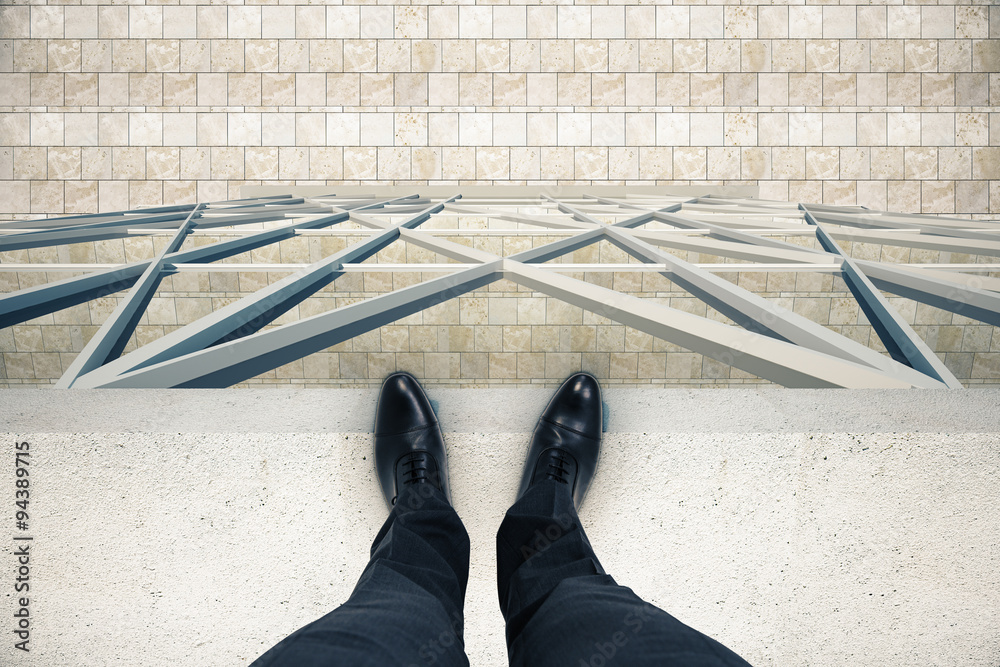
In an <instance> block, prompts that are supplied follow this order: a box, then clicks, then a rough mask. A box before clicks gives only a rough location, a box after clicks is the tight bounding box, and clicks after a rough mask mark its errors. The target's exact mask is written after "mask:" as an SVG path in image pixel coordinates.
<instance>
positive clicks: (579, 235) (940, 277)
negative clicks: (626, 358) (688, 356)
mask: <svg viewBox="0 0 1000 667" xmlns="http://www.w3.org/2000/svg"><path fill="white" fill-rule="evenodd" d="M456 190H457V192H456V193H455V194H454V195H453V196H450V197H446V198H434V199H432V198H427V197H421V196H420V195H419V194H412V195H406V196H396V197H377V196H335V195H326V196H317V197H293V196H272V197H258V198H251V199H243V200H234V201H227V202H212V203H205V204H198V205H183V206H163V207H156V208H150V209H139V210H135V211H127V212H116V213H104V214H97V215H87V216H70V217H60V218H51V219H47V220H29V221H21V222H11V223H3V224H0V232H2V235H0V260H2V259H3V257H5V255H4V254H3V253H4V252H5V251H15V250H18V249H25V248H41V247H47V246H52V245H58V244H71V243H80V242H85V241H93V240H99V239H110V238H125V237H130V236H138V235H143V234H149V233H153V232H157V233H160V234H162V233H163V232H164V230H169V231H171V232H172V235H171V236H170V240H169V242H168V243H167V244H166V245H165V246H164V247H163V248H162V249H161V250H160V251H159V252H158V253H156V254H155V256H153V257H151V258H149V259H144V260H141V261H135V262H131V263H126V264H119V265H113V266H107V267H102V268H97V269H94V267H82V266H78V265H77V266H68V267H66V266H58V267H57V266H54V265H44V264H41V265H34V266H28V265H24V264H18V263H13V264H12V263H11V262H10V261H7V262H2V261H0V269H5V270H20V271H25V270H30V269H33V268H34V269H39V268H41V269H48V270H52V269H57V268H63V269H72V268H76V269H84V268H87V269H92V270H89V271H88V272H87V273H85V274H83V275H80V276H75V277H72V278H68V279H65V280H58V281H55V282H52V283H46V284H42V285H37V286H34V287H30V288H26V289H19V290H16V291H13V292H11V293H8V294H3V295H0V328H3V327H9V326H13V325H16V324H19V323H21V322H24V321H26V320H28V319H31V318H34V317H38V316H39V315H44V314H46V313H52V312H54V311H57V310H60V309H62V308H66V307H68V306H72V305H75V304H79V303H83V302H85V301H88V300H90V299H94V298H98V297H101V296H105V295H108V294H112V293H115V292H119V291H123V290H128V292H127V296H126V298H125V299H124V300H122V301H121V302H120V303H119V304H118V307H117V308H116V310H115V311H114V312H113V313H112V315H111V316H110V317H108V318H107V320H106V321H105V322H104V323H103V325H102V326H101V328H100V329H99V330H98V332H97V333H96V334H95V335H94V336H93V337H92V338H91V339H90V340H89V341H88V342H87V344H86V346H85V347H84V349H83V351H82V352H80V354H79V355H78V356H77V357H76V359H75V360H74V361H73V362H72V364H71V365H70V366H69V368H68V369H67V370H66V371H65V373H64V374H63V376H62V378H61V379H60V380H59V382H58V383H57V385H56V386H57V387H62V388H84V387H226V386H230V385H232V384H235V383H238V382H242V381H244V380H246V379H247V378H251V377H253V376H255V375H257V374H259V373H262V372H264V371H267V370H270V369H273V368H276V367H279V366H281V365H283V364H286V363H288V362H290V361H293V360H295V359H300V358H302V357H305V356H306V355H309V354H312V353H314V352H318V351H320V350H323V349H325V348H329V347H330V346H332V345H335V344H337V343H339V342H341V341H344V340H347V339H350V338H352V337H354V336H358V335H359V334H362V333H364V332H366V331H370V330H373V329H376V328H378V327H380V326H383V325H385V324H388V323H390V322H394V321H396V320H398V319H400V318H402V317H405V316H407V315H410V314H412V313H415V312H418V311H420V310H423V309H426V308H428V307H430V306H433V305H435V304H438V303H441V302H443V301H447V300H448V299H451V298H454V297H456V296H459V295H461V294H465V293H467V292H469V291H472V290H475V289H477V288H480V287H483V286H485V285H488V284H490V283H492V282H494V281H497V280H500V279H507V280H510V281H512V282H514V283H516V284H518V285H520V286H523V287H527V288H530V289H531V290H534V291H536V292H541V293H544V294H546V295H549V296H551V297H555V298H558V299H560V300H563V301H565V302H567V303H570V304H572V305H575V306H578V307H580V308H583V309H584V310H587V311H591V312H594V313H597V314H599V315H601V316H604V317H606V318H609V319H610V320H613V321H614V322H618V323H621V324H625V325H627V326H630V327H632V328H634V329H637V330H639V331H642V332H645V333H647V334H649V335H651V336H653V337H656V338H660V339H663V340H666V341H669V342H670V343H674V344H676V345H679V346H681V347H683V348H687V349H689V350H692V351H694V352H698V353H700V354H703V355H705V356H707V357H711V358H713V359H716V360H719V361H722V362H724V363H726V364H729V365H731V366H733V367H736V368H739V369H742V370H743V371H746V372H747V373H751V374H753V375H756V376H759V377H761V378H765V379H768V380H771V381H773V382H776V383H778V384H781V385H784V386H789V387H924V388H961V387H962V385H961V383H960V382H959V381H958V380H957V379H956V378H955V376H954V375H953V374H952V372H951V371H950V370H949V369H948V368H947V367H946V366H945V364H944V363H943V362H942V361H941V360H940V359H939V358H938V357H937V356H936V355H935V354H934V352H933V351H932V350H931V349H930V347H928V345H927V344H926V343H925V342H924V340H923V339H922V338H921V337H920V336H918V335H917V334H916V333H915V332H914V331H913V329H912V328H911V326H910V325H909V324H908V323H907V322H906V321H905V320H904V318H903V317H901V316H900V314H899V313H898V312H897V311H896V310H895V309H894V308H893V307H892V306H891V305H890V303H889V301H888V300H887V299H886V298H885V297H884V296H883V294H882V291H883V290H884V291H885V292H888V293H891V294H895V295H900V296H904V297H907V298H909V299H913V300H915V301H917V302H920V303H925V304H928V305H931V306H934V307H935V308H940V309H942V310H946V311H950V312H953V313H957V314H959V315H962V316H965V317H968V318H972V319H974V320H979V321H981V322H984V323H987V324H990V325H993V326H998V325H1000V279H998V278H995V277H990V276H989V275H988V274H989V273H990V272H992V271H996V269H997V268H998V267H996V266H995V265H985V264H981V263H968V262H967V263H964V264H962V263H958V264H949V265H947V266H937V265H934V264H919V263H894V262H889V261H878V260H877V259H864V258H861V257H857V256H851V254H850V253H848V252H845V251H844V249H843V247H842V246H841V243H843V242H845V241H849V242H852V243H873V244H880V245H883V246H893V247H900V248H919V249H925V250H931V251H935V252H951V253H964V254H971V255H992V256H1000V230H997V227H996V225H995V223H991V222H983V221H972V220H963V219H953V218H941V217H936V216H924V215H908V214H899V213H884V212H876V211H871V210H868V209H865V208H863V207H836V206H822V205H811V204H799V205H797V204H788V203H782V202H770V201H761V200H754V199H743V198H732V197H724V196H701V197H680V196H669V195H643V196H636V197H626V198H609V197H605V196H602V195H601V194H600V190H599V189H596V188H595V189H594V193H593V194H585V195H583V197H582V198H580V197H574V198H572V199H569V198H557V197H553V196H548V195H546V194H540V195H538V196H536V197H526V198H521V199H516V198H513V199H502V198H498V199H487V200H486V201H484V202H479V203H473V204H466V203H463V202H462V201H461V188H460V187H457V188H456ZM497 191H498V193H500V192H502V188H498V189H497ZM526 207H534V212H525V210H526ZM527 210H529V211H531V210H532V209H531V208H528V209H527ZM463 215H475V216H479V217H482V218H486V219H488V220H490V221H491V224H498V223H506V224H508V225H510V226H513V227H516V229H514V230H512V231H511V233H517V231H518V230H524V229H529V228H530V229H543V230H548V231H549V232H551V233H552V234H554V235H559V236H560V237H561V238H559V239H558V240H556V241H553V242H550V243H545V244H543V245H540V246H538V247H533V248H530V249H527V250H521V251H518V252H514V253H511V254H509V255H507V256H502V255H500V254H496V253H490V252H486V251H484V250H480V249H476V248H474V247H470V246H467V245H464V244H462V243H456V242H455V241H449V240H447V239H445V238H443V236H445V235H447V234H446V232H447V230H440V229H438V230H435V231H434V232H432V231H428V230H427V229H426V227H427V226H429V225H427V223H428V221H429V220H435V219H438V218H440V217H442V216H444V217H445V218H448V217H449V216H452V217H454V216H463ZM338 224H354V225H359V226H360V227H361V228H362V229H363V230H364V232H363V234H364V238H363V239H362V240H361V241H359V242H358V243H356V244H353V245H351V246H350V247H347V248H346V249H343V250H341V251H338V252H336V253H333V254H331V255H329V256H326V257H322V258H320V259H319V260H318V261H315V262H313V263H311V264H309V265H307V266H305V267H302V268H299V269H297V270H295V271H294V272H292V273H291V274H290V275H288V276H286V277H284V278H283V279H281V280H279V281H277V282H274V283H271V284H269V285H266V286H264V287H262V288H261V289H259V290H257V291H256V292H255V293H253V294H250V295H248V296H245V297H243V298H241V299H238V300H236V301H234V302H233V303H230V304H228V305H226V306H224V307H222V308H219V309H218V310H216V311H214V312H212V313H210V314H208V315H205V316H204V317H201V318H200V319H197V320H195V321H194V322H191V323H189V324H187V325H185V326H182V327H180V328H178V329H176V330H174V331H172V332H170V333H167V334H166V335H164V336H162V337H161V338H158V339H157V340H155V341H152V342H150V343H147V344H146V345H143V346H141V347H139V348H138V349H136V350H134V351H132V352H129V353H128V354H124V355H122V351H123V350H124V348H125V346H126V342H127V341H128V339H129V337H130V336H131V335H132V332H133V330H134V329H135V326H136V324H137V322H138V321H139V318H140V317H141V316H142V313H143V311H144V309H145V308H146V306H147V304H148V303H149V301H150V299H151V298H152V296H153V294H154V292H155V290H156V288H157V285H158V284H159V282H160V281H161V279H162V278H163V277H164V276H167V275H171V274H173V273H175V272H177V271H181V270H186V269H191V268H201V269H205V267H206V266H207V265H210V264H211V263H213V262H216V261H218V260H222V259H225V258H227V257H232V256H234V255H237V254H240V253H244V252H247V251H248V250H251V249H256V248H261V247H264V246H267V245H268V244H273V243H277V242H279V241H281V240H283V239H288V238H292V237H294V236H295V235H296V234H297V233H302V232H303V230H319V229H330V228H334V227H336V226H337V225H338ZM248 227H259V229H254V230H253V231H249V232H246V233H244V234H242V235H240V236H237V237H236V238H234V239H231V240H220V241H218V242H216V243H212V244H209V245H203V246H198V247H192V248H186V244H185V240H186V239H187V238H188V237H189V235H190V234H191V232H192V231H193V230H206V229H226V230H240V229H247V228H248ZM360 233H362V232H361V231H359V234H360ZM789 238H792V239H799V241H800V242H796V243H792V242H789V240H788V239H789ZM802 240H809V241H812V240H815V241H816V242H817V243H815V244H810V243H807V244H805V245H803V244H802V243H801V241H802ZM394 242H405V243H409V244H414V245H417V246H420V247H422V248H425V249H427V250H429V251H432V252H433V253H436V254H437V255H440V256H444V257H446V258H449V259H450V260H452V263H447V264H441V263H438V264H436V265H421V266H418V267H414V266H408V265H405V264H403V265H395V266H388V265H372V264H370V263H369V264H364V263H363V262H364V261H365V260H366V259H369V258H372V257H373V256H374V255H375V254H376V253H378V252H379V251H380V250H383V249H385V248H386V247H388V246H390V245H391V244H392V243H394ZM599 242H610V243H611V244H613V245H614V246H616V247H617V248H620V249H621V250H623V251H624V252H625V253H627V254H628V255H629V256H630V257H632V258H634V260H637V262H635V261H633V263H629V264H628V265H627V267H624V268H627V270H629V271H655V272H657V273H659V274H661V275H662V276H664V277H665V278H666V279H668V280H669V281H671V282H672V283H674V284H676V285H679V286H681V287H682V288H683V289H684V290H687V292H689V293H690V294H692V295H694V296H695V297H697V298H698V299H701V300H702V301H704V302H705V303H706V304H708V305H709V306H710V307H711V308H713V309H715V310H716V311H718V312H719V313H721V314H722V315H724V316H725V317H726V318H728V320H730V321H731V322H732V323H731V324H730V323H726V322H721V321H717V320H713V319H709V318H706V317H702V316H699V315H694V314H691V313H688V312H683V311H681V310H678V309H676V308H671V307H669V306H666V305H663V304H660V303H654V302H651V301H650V300H648V299H641V298H637V297H635V296H631V295H629V294H627V293H624V292H622V291H617V290H614V289H611V288H609V287H605V286H600V285H595V284H593V283H591V282H587V281H585V280H581V279H580V278H577V277H573V276H572V275H564V274H565V273H567V272H569V273H571V274H572V273H577V274H578V273H580V272H591V271H601V270H608V269H609V267H607V266H602V265H597V264H564V263H563V264H560V263H552V260H556V259H558V258H560V257H563V256H565V255H567V254H568V253H572V252H573V251H576V250H579V249H581V248H585V247H587V246H589V245H591V244H595V243H599ZM810 245H815V246H816V247H810ZM678 251H681V254H683V253H684V252H692V251H693V252H697V253H703V254H707V255H713V256H717V257H721V258H724V262H723V263H716V264H708V263H698V262H690V261H687V260H685V259H684V258H683V257H680V256H678ZM7 256H9V255H7ZM219 266H221V267H225V265H219ZM272 268H273V267H272ZM610 268H612V269H614V268H616V267H610ZM617 268H623V267H617ZM359 270H360V271H363V270H377V271H400V270H409V271H412V270H421V271H424V272H439V273H443V275H441V276H439V277H435V278H432V279H429V280H425V281H423V282H419V283H417V284H413V285H409V286H407V287H404V288H401V289H398V290H396V291H389V292H386V293H384V294H379V295H377V296H375V297H373V298H370V299H366V300H364V301H360V302H357V303H352V304H349V305H345V306H342V307H339V308H336V309H334V310H330V311H328V312H324V313H320V314H317V315H314V316H312V317H307V318H305V319H301V320H299V321H295V322H290V323H287V324H283V325H281V326H278V327H274V328H269V329H266V330H264V327H265V326H267V325H268V324H270V323H272V322H273V321H274V320H275V319H276V318H278V317H279V316H280V315H281V314H282V313H284V312H286V311H287V310H288V309H290V308H292V307H294V306H295V305H296V304H298V303H300V302H302V301H303V300H304V299H306V298H308V297H309V296H310V295H312V294H314V293H315V292H317V291H318V290H320V289H322V288H323V287H325V286H327V285H329V284H330V283H331V282H333V281H335V280H336V279H337V278H338V277H340V276H342V275H344V274H345V273H347V272H353V271H359ZM734 271H768V272H798V271H816V272H823V273H828V274H833V275H836V276H839V277H841V278H843V280H844V282H845V283H846V285H847V287H848V288H849V290H850V292H851V294H852V295H853V297H854V298H855V299H856V300H857V303H858V305H860V307H861V309H862V310H863V312H864V315H865V316H866V317H867V319H868V321H869V322H870V323H871V325H872V327H873V329H874V331H875V332H876V333H877V335H878V337H879V339H880V340H881V342H882V344H883V345H884V348H885V350H886V352H887V354H882V353H880V352H879V351H877V350H875V349H872V348H870V347H868V346H866V345H862V344H861V343H858V342H855V341H853V340H851V339H849V338H847V337H845V336H843V335H840V334H838V333H836V332H834V331H831V330H830V329H828V328H827V327H824V326H823V325H821V324H817V323H815V322H813V321H811V320H809V319H807V318H806V317H803V316H802V315H799V314H796V313H795V312H792V311H791V310H789V309H787V308H784V307H782V306H780V305H778V304H776V303H774V302H773V301H768V300H766V299H764V298H761V297H760V296H758V295H756V294H754V293H753V292H752V291H749V290H747V289H744V288H742V287H740V286H739V285H737V284H734V283H733V282H732V281H731V280H727V279H726V278H725V277H724V276H725V275H726V274H728V273H732V272H734ZM984 271H985V272H986V273H987V275H981V274H982V273H983V272H984Z"/></svg>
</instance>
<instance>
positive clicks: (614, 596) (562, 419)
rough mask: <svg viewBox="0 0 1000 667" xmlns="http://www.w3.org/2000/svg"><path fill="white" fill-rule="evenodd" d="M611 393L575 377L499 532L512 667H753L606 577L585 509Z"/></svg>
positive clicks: (536, 440) (557, 403)
mask: <svg viewBox="0 0 1000 667" xmlns="http://www.w3.org/2000/svg"><path fill="white" fill-rule="evenodd" d="M601 413H602V408H601V390H600V386H599V385H598V382H597V380H596V379H595V378H594V377H592V376H590V375H587V374H586V373H578V374H576V375H573V376H571V377H570V378H569V379H568V380H566V382H564V383H563V385H562V386H561V387H560V388H559V389H558V391H556V393H555V395H554V396H553V397H552V400H551V401H550V402H549V404H548V406H546V408H545V410H544V411H543V412H542V416H541V418H539V420H538V425H537V426H536V427H535V432H534V433H533V434H532V436H531V443H530V444H529V447H528V458H527V460H526V462H525V466H524V473H523V475H522V479H521V488H520V491H519V493H518V500H517V502H515V503H514V505H513V506H512V507H511V508H510V510H508V512H507V516H506V517H505V518H504V520H503V523H502V524H501V525H500V530H499V532H498V533H497V587H498V592H499V595H500V610H501V611H502V612H503V615H504V619H505V620H506V621H507V653H508V656H509V658H510V664H511V665H530V666H531V667H535V666H543V667H544V666H547V665H568V666H571V667H602V666H604V665H608V664H613V661H617V664H620V665H629V666H630V667H632V666H633V665H638V666H640V667H642V666H646V665H677V666H678V667H680V666H684V667H695V666H699V667H701V666H704V667H709V666H711V667H730V666H739V667H747V663H746V662H745V661H744V660H743V659H742V658H740V657H739V656H738V655H736V654H735V653H733V652H732V651H730V650H729V649H727V648H726V647H724V646H723V645H722V644H719V643H718V642H716V641H715V640H713V639H710V638H709V637H706V636H705V635H703V634H701V633H700V632H698V631H697V630H693V629H692V628H689V627H688V626H686V625H684V624H683V623H681V622H680V621H678V620H677V619H676V618H674V617H673V616H671V615H670V614H668V613H666V612H665V611H662V610H660V609H657V608H656V607H654V606H652V605H651V604H649V603H647V602H644V601H643V600H641V599H640V598H639V597H638V596H637V595H636V594H635V593H633V592H632V591H631V590H630V589H628V588H625V587H623V586H619V585H618V584H616V583H615V580H614V579H612V578H611V577H610V576H608V575H607V573H605V571H604V568H603V567H601V563H600V562H599V561H598V560H597V556H596V555H594V550H593V549H592V548H591V546H590V541H589V540H587V535H586V533H584V531H583V527H582V526H580V517H579V516H578V515H577V507H578V506H579V505H580V503H581V502H583V498H584V496H585V495H586V492H587V488H588V486H589V485H590V481H591V479H593V476H594V473H595V472H596V470H597V461H598V459H599V457H600V444H601V436H602V428H601V421H602V420H601Z"/></svg>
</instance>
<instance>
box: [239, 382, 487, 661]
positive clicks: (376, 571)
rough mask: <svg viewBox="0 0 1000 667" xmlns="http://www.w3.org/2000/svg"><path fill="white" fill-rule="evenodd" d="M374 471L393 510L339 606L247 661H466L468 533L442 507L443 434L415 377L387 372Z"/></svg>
mask: <svg viewBox="0 0 1000 667" xmlns="http://www.w3.org/2000/svg"><path fill="white" fill-rule="evenodd" d="M374 460H375V473H376V476H377V477H378V480H379V486H381V488H382V493H383V495H384V496H385V501H386V504H387V505H388V506H390V507H391V508H392V509H391V511H390V512H389V518H388V519H386V521H385V524H384V525H383V526H382V530H380V531H379V534H378V536H377V537H376V538H375V542H374V543H373V544H372V550H371V560H370V561H369V563H368V567H366V568H365V571H364V572H363V573H362V574H361V579H360V580H359V581H358V585H357V587H356V588H355V589H354V592H353V593H352V594H351V597H350V599H349V600H348V601H347V602H345V603H344V604H343V605H341V606H340V607H338V608H337V609H335V610H334V611H332V612H331V613H329V614H327V615H326V616H324V617H323V618H321V619H319V620H318V621H316V622H314V623H310V624H309V625H307V626H306V627H304V628H302V629H301V630H299V631H297V632H295V633H293V634H292V635H290V636H289V637H288V638H286V639H285V640H283V641H282V642H280V643H279V644H278V645H277V646H275V647H274V648H272V649H271V650H270V651H268V652H267V653H265V654H264V655H263V656H261V657H260V658H259V659H258V661H257V662H256V663H254V664H255V666H259V667H264V666H266V665H282V666H285V665H287V666H288V667H311V666H314V665H315V666H319V665H350V666H352V667H353V666H355V665H370V666H372V667H409V666H410V665H445V666H447V667H451V666H453V665H465V666H467V665H468V664H469V660H468V658H466V656H465V645H464V641H463V639H462V605H463V602H464V600H465V587H466V584H467V583H468V580H469V534H468V533H467V532H466V531H465V527H464V526H463V525H462V521H461V520H460V519H459V518H458V514H456V513H455V510H454V509H453V508H452V506H451V493H450V490H449V485H448V460H447V454H446V452H445V446H444V438H443V437H442V435H441V429H440V427H439V426H438V422H437V417H436V416H435V415H434V410H433V409H432V407H431V403H430V399H429V398H428V397H427V394H425V393H424V390H423V388H422V387H421V386H420V383H419V382H417V380H416V378H414V377H413V376H412V375H410V374H408V373H394V374H392V375H390V376H389V377H388V378H386V380H385V382H384V383H383V384H382V391H381V393H380V394H379V399H378V408H377V410H376V413H375V451H374Z"/></svg>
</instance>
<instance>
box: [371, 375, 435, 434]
mask: <svg viewBox="0 0 1000 667" xmlns="http://www.w3.org/2000/svg"><path fill="white" fill-rule="evenodd" d="M436 423H437V418H436V417H435V416H434V410H433V408H432V407H431V403H430V400H429V399H428V398H427V395H426V394H425V393H424V390H423V389H422V388H421V387H420V384H419V383H418V382H417V380H416V379H415V378H414V377H413V376H412V375H409V374H406V373H395V374H393V375H390V376H389V377H388V378H386V380H385V382H384V383H383V384H382V393H381V394H380V396H379V400H378V409H377V410H376V414H375V435H376V436H379V435H392V434H396V433H405V432H407V431H412V430H414V429H418V428H423V427H426V426H429V425H432V424H436Z"/></svg>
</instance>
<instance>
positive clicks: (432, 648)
mask: <svg viewBox="0 0 1000 667" xmlns="http://www.w3.org/2000/svg"><path fill="white" fill-rule="evenodd" d="M461 627H462V615H461V614H460V613H458V612H457V611H456V612H453V613H452V615H451V624H450V626H449V627H448V629H447V630H442V631H441V632H440V634H438V636H437V637H435V638H434V639H430V640H428V641H426V642H424V643H423V644H421V645H420V648H419V649H417V655H418V656H419V657H420V659H421V660H422V661H423V663H422V664H424V665H434V664H437V662H438V661H439V660H441V658H442V657H443V656H444V655H446V654H447V653H448V652H449V651H453V650H458V651H461V652H462V653H463V654H464V653H465V646H464V644H463V642H462V637H461V631H460V628H461ZM407 667H420V666H419V665H418V664H417V663H415V662H411V663H410V664H409V665H408V666H407Z"/></svg>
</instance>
